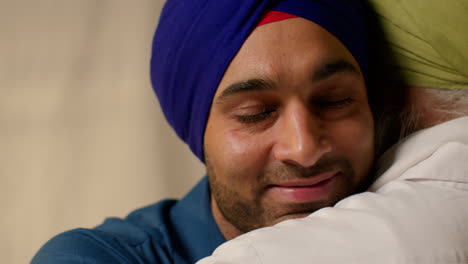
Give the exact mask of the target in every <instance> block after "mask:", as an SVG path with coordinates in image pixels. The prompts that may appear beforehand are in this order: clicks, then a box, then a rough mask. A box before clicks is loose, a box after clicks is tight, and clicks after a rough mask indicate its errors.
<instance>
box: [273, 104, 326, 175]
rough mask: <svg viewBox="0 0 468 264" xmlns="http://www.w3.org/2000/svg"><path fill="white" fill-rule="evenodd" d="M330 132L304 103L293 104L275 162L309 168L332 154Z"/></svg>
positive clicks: (276, 148) (282, 126)
mask: <svg viewBox="0 0 468 264" xmlns="http://www.w3.org/2000/svg"><path fill="white" fill-rule="evenodd" d="M325 129H326V128H325V127H323V126H322V123H321V121H320V118H318V117H315V116H314V115H313V113H312V112H311V111H309V110H308V108H307V106H306V105H305V104H303V103H293V104H291V105H289V106H288V107H287V108H285V109H284V112H283V115H282V117H281V121H280V123H279V125H278V129H277V130H276V133H277V135H276V136H277V141H276V142H275V145H274V146H273V149H272V151H273V155H274V157H275V159H277V160H280V161H282V162H284V163H288V164H292V165H296V166H301V167H309V166H312V165H314V164H315V163H316V162H317V161H318V160H319V159H320V158H321V157H322V156H323V155H325V154H327V153H329V152H331V150H332V146H331V142H330V140H329V139H328V138H327V136H326V134H327V132H326V130H325Z"/></svg>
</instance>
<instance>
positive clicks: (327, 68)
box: [312, 59, 361, 82]
mask: <svg viewBox="0 0 468 264" xmlns="http://www.w3.org/2000/svg"><path fill="white" fill-rule="evenodd" d="M341 72H349V73H352V74H353V75H355V76H356V77H358V78H360V76H361V75H360V72H359V70H358V69H357V68H356V66H354V65H353V64H352V63H351V62H349V61H346V60H344V59H339V60H337V61H333V62H331V63H326V64H324V65H323V66H321V67H320V68H319V69H318V70H317V71H315V72H314V74H313V75H312V82H319V81H322V80H325V79H327V78H329V77H331V76H332V75H335V74H337V73H341Z"/></svg>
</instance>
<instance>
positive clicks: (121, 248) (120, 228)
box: [32, 200, 176, 264]
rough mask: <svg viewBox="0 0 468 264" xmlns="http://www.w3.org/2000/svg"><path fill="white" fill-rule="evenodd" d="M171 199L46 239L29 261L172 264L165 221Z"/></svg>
mask: <svg viewBox="0 0 468 264" xmlns="http://www.w3.org/2000/svg"><path fill="white" fill-rule="evenodd" d="M175 203H176V201H174V200H164V201H161V202H158V203H156V204H154V205H151V206H148V207H145V208H142V209H138V210H136V211H134V212H132V213H131V214H130V215H129V216H128V217H126V218H125V219H119V218H109V219H106V221H104V223H103V224H101V225H100V226H98V227H96V228H93V229H83V228H80V229H75V230H71V231H67V232H64V233H62V234H59V235H57V236H56V237H54V238H52V239H51V240H49V241H48V242H47V243H46V244H45V245H44V246H43V247H42V248H41V249H40V251H39V252H38V253H37V254H36V256H35V257H34V259H33V260H32V263H33V264H39V263H40V264H43V263H171V261H170V251H171V246H170V244H169V238H168V230H167V219H168V215H169V212H170V208H171V207H172V206H173V205H174V204H175Z"/></svg>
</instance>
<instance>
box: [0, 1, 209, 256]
mask: <svg viewBox="0 0 468 264" xmlns="http://www.w3.org/2000/svg"><path fill="white" fill-rule="evenodd" d="M163 2H164V1H163V0H136V1H128V0H0V210H1V217H0V262H1V263H28V262H29V261H30V259H31V258H32V256H33V255H34V253H35V252H36V251H37V250H38V249H39V248H40V246H41V245H42V244H43V243H45V242H46V241H47V240H48V239H49V238H51V237H52V236H54V235H55V234H57V233H59V232H62V231H65V230H68V229H71V228H76V227H93V226H95V225H97V224H100V223H101V222H102V221H103V220H104V219H105V217H107V216H118V217H125V216H126V215H127V214H128V213H129V212H130V211H132V210H133V209H135V208H139V207H142V206H145V205H149V204H151V203H154V202H156V201H158V200H159V199H162V198H166V197H171V198H180V197H182V196H183V195H184V194H185V193H186V192H187V191H188V190H189V189H190V188H191V187H192V186H193V185H194V184H195V183H196V182H197V181H198V180H199V179H200V178H201V177H202V176H203V175H204V166H203V165H202V164H201V162H199V161H198V160H197V159H196V158H195V156H194V155H192V154H191V152H190V151H189V149H188V147H187V146H186V145H185V144H184V143H182V142H181V141H180V140H179V139H178V138H177V137H176V135H175V133H174V132H173V131H172V130H171V129H170V128H169V126H168V124H167V123H166V121H165V120H164V118H163V116H162V113H161V110H160V108H159V105H158V102H157V99H156V96H155V95H154V93H153V91H152V88H151V84H150V78H149V60H150V54H151V42H152V37H153V33H154V29H155V27H156V25H157V22H158V16H159V13H160V11H161V7H162V4H163Z"/></svg>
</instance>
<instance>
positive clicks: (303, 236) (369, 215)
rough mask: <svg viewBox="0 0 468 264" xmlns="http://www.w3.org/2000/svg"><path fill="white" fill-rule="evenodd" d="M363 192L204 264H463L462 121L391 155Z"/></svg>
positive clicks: (466, 215)
mask: <svg viewBox="0 0 468 264" xmlns="http://www.w3.org/2000/svg"><path fill="white" fill-rule="evenodd" d="M378 167H379V171H380V172H382V173H379V174H378V175H380V176H379V177H378V178H377V180H376V181H375V183H374V184H373V185H372V186H371V187H370V188H369V190H368V191H367V192H364V193H361V194H357V195H353V196H350V197H348V198H346V199H343V200H342V201H340V202H339V203H337V204H336V205H335V206H334V207H327V208H323V209H321V210H318V211H316V212H315V213H313V214H311V215H309V216H308V217H305V218H302V219H294V220H287V221H284V222H282V223H279V224H277V225H275V226H273V227H267V228H262V229H258V230H255V231H253V232H250V233H247V234H244V235H242V236H239V237H237V238H236V239H233V240H231V241H228V242H226V243H225V244H223V245H221V246H220V247H219V248H218V249H216V251H215V252H214V253H213V256H211V257H208V258H205V259H203V260H201V261H200V262H198V263H199V264H210V263H218V264H222V263H268V264H276V263H278V264H279V263H281V264H293V263H424V264H426V263H468V117H462V118H458V119H454V120H451V121H448V122H445V123H442V124H439V125H437V126H434V127H431V128H428V129H424V130H421V131H418V132H416V133H414V134H412V135H410V136H409V137H407V138H406V139H404V140H402V141H401V142H400V143H398V144H397V145H395V146H393V147H392V148H391V149H389V150H388V151H387V152H386V153H385V154H384V155H383V157H382V158H381V159H380V162H379V163H378Z"/></svg>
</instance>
